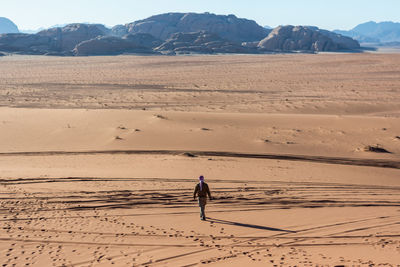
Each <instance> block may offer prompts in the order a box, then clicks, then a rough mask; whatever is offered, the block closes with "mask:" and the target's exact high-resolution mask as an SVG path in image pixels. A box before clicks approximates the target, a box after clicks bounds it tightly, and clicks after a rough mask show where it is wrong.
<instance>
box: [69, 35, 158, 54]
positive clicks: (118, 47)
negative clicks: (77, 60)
mask: <svg viewBox="0 0 400 267" xmlns="http://www.w3.org/2000/svg"><path fill="white" fill-rule="evenodd" d="M73 53H74V54H75V55H76V56H90V55H119V54H123V53H141V54H143V53H145V54H149V53H150V54H151V53H155V52H154V51H153V50H152V48H151V47H145V46H142V45H140V44H138V43H137V42H135V41H132V40H129V39H126V38H125V39H123V38H119V37H114V36H98V37H96V38H94V39H91V40H87V41H83V42H81V43H79V44H78V45H77V46H76V47H75V48H74V50H73Z"/></svg>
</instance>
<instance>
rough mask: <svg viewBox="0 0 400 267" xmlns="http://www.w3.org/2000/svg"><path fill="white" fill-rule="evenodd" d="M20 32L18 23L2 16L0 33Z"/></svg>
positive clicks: (0, 18)
mask: <svg viewBox="0 0 400 267" xmlns="http://www.w3.org/2000/svg"><path fill="white" fill-rule="evenodd" d="M2 33H19V30H18V27H17V25H15V24H14V22H12V21H11V20H9V19H7V18H3V17H0V34H2Z"/></svg>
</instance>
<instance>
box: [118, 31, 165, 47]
mask: <svg viewBox="0 0 400 267" xmlns="http://www.w3.org/2000/svg"><path fill="white" fill-rule="evenodd" d="M122 39H124V40H127V41H130V42H133V43H135V44H136V45H137V46H142V47H147V48H156V47H157V46H159V45H161V44H162V43H163V41H162V40H160V39H157V38H155V37H154V36H153V35H151V34H148V33H136V34H127V35H125V36H123V37H122Z"/></svg>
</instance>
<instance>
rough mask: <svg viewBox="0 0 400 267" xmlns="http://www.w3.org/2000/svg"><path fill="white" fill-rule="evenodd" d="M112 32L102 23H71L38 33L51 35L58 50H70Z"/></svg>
mask: <svg viewBox="0 0 400 267" xmlns="http://www.w3.org/2000/svg"><path fill="white" fill-rule="evenodd" d="M109 33H110V29H108V28H106V27H104V25H101V24H82V23H75V24H69V25H67V26H64V27H56V28H50V29H47V30H43V31H41V32H38V33H37V34H36V35H38V36H41V37H49V38H51V39H53V40H54V42H55V47H53V50H56V51H70V50H72V49H74V48H75V46H76V45H77V44H79V43H81V42H83V41H87V40H90V39H93V38H96V37H97V36H105V35H108V34H109Z"/></svg>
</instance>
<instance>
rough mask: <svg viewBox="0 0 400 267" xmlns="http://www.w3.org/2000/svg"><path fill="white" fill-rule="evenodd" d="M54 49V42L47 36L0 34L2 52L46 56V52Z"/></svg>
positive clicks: (0, 49)
mask: <svg viewBox="0 0 400 267" xmlns="http://www.w3.org/2000/svg"><path fill="white" fill-rule="evenodd" d="M54 48H55V42H54V40H53V39H52V38H50V37H47V36H40V35H36V34H25V33H8V34H0V51H5V52H18V53H24V54H44V51H50V50H53V49H54Z"/></svg>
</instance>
